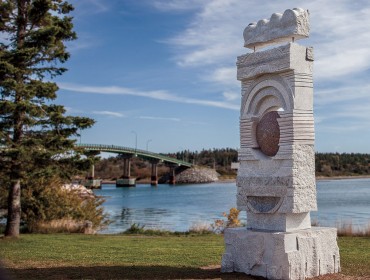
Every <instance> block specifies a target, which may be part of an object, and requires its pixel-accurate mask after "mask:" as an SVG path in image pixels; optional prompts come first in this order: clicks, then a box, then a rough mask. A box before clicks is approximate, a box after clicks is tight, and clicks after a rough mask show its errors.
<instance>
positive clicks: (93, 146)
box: [76, 143, 192, 167]
mask: <svg viewBox="0 0 370 280" xmlns="http://www.w3.org/2000/svg"><path fill="white" fill-rule="evenodd" d="M76 146H77V147H81V148H85V149H89V150H98V151H106V152H113V153H126V154H133V155H136V156H142V157H146V158H154V159H159V160H162V161H164V162H170V163H175V164H178V165H184V166H188V167H191V166H192V164H191V163H189V162H185V161H182V160H178V159H176V158H171V157H168V156H165V155H162V154H157V153H153V152H150V151H145V150H141V149H134V148H129V147H123V146H116V145H104V144H81V143H80V144H76Z"/></svg>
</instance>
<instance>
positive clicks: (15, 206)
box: [5, 179, 21, 237]
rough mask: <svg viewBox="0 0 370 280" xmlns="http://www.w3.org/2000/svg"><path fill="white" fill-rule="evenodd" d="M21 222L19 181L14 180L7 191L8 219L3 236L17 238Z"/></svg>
mask: <svg viewBox="0 0 370 280" xmlns="http://www.w3.org/2000/svg"><path fill="white" fill-rule="evenodd" d="M20 221H21V181H20V180H19V179H18V180H15V181H13V182H12V185H11V186H10V189H9V196H8V219H7V222H6V229H5V236H8V237H18V236H19V224H20Z"/></svg>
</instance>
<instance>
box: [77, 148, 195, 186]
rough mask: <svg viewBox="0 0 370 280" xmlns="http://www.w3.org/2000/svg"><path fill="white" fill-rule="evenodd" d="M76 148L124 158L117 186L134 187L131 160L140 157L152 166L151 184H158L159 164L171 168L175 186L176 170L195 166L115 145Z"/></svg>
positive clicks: (171, 179) (171, 177)
mask: <svg viewBox="0 0 370 280" xmlns="http://www.w3.org/2000/svg"><path fill="white" fill-rule="evenodd" d="M76 147H78V148H83V149H85V150H87V151H99V152H107V153H114V154H121V155H122V156H123V176H122V178H121V179H118V180H117V182H116V184H117V186H134V185H135V178H131V176H130V169H131V158H133V157H139V158H141V159H143V160H146V161H149V162H150V163H151V164H152V172H151V184H152V185H157V184H158V175H157V164H158V163H164V164H166V165H168V166H169V167H170V179H169V183H170V184H175V169H176V168H177V167H182V168H190V167H192V166H193V164H191V163H189V162H186V161H182V160H178V159H176V158H172V157H168V156H165V155H162V154H157V153H153V152H149V151H144V150H140V149H133V148H128V147H122V146H115V145H101V144H76ZM93 170H94V167H93V169H92V179H93V180H92V182H90V183H87V185H89V184H91V186H92V187H95V184H96V182H94V181H95V180H94V171H93Z"/></svg>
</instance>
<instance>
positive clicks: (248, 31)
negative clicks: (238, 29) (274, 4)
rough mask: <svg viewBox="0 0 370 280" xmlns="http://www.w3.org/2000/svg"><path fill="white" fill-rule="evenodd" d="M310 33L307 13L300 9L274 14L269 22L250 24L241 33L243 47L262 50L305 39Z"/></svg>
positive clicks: (262, 21) (265, 20) (261, 21)
mask: <svg viewBox="0 0 370 280" xmlns="http://www.w3.org/2000/svg"><path fill="white" fill-rule="evenodd" d="M309 33H310V24H309V12H308V10H304V9H301V8H294V9H292V10H291V9H288V10H286V11H285V12H284V14H280V13H274V14H272V16H271V18H270V20H267V19H261V20H260V21H258V22H257V23H255V22H253V23H250V24H249V25H248V26H247V27H246V28H245V29H244V32H243V36H244V47H246V48H250V49H254V48H262V47H266V46H269V45H272V44H276V43H283V42H287V41H291V40H292V38H294V40H298V39H303V38H307V37H308V36H309Z"/></svg>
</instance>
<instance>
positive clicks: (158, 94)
mask: <svg viewBox="0 0 370 280" xmlns="http://www.w3.org/2000/svg"><path fill="white" fill-rule="evenodd" d="M58 86H59V88H60V89H63V90H67V91H73V92H81V93H95V94H108V95H133V96H139V97H146V98H151V99H157V100H164V101H172V102H178V103H185V104H196V105H203V106H208V107H218V108H224V109H231V110H239V107H240V106H239V105H238V104H233V103H229V102H223V101H214V100H203V99H195V98H187V97H182V96H177V95H174V94H171V93H169V92H167V91H165V90H154V91H140V90H136V89H131V88H125V87H117V86H107V87H94V86H84V85H78V84H69V83H58Z"/></svg>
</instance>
